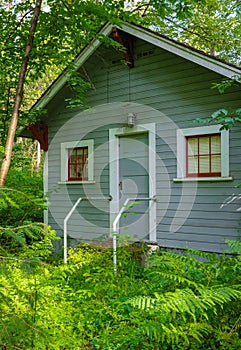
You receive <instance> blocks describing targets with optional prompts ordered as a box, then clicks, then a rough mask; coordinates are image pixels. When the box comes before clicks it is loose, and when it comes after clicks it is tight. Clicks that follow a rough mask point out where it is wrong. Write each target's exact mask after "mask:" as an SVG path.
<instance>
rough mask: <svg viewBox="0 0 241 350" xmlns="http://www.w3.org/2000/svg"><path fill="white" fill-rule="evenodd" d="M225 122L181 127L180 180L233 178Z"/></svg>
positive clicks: (179, 132)
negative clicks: (222, 123)
mask: <svg viewBox="0 0 241 350" xmlns="http://www.w3.org/2000/svg"><path fill="white" fill-rule="evenodd" d="M220 127H221V125H211V126H202V127H194V128H188V129H178V130H177V179H174V180H185V179H198V180H202V179H203V180H205V179H206V180H208V179H209V180H210V179H213V180H215V179H216V180H219V179H231V178H230V177H229V132H228V130H221V131H220Z"/></svg>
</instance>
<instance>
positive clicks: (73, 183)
mask: <svg viewBox="0 0 241 350" xmlns="http://www.w3.org/2000/svg"><path fill="white" fill-rule="evenodd" d="M95 183H96V181H92V180H90V181H59V182H58V184H59V185H82V184H90V185H91V184H95Z"/></svg>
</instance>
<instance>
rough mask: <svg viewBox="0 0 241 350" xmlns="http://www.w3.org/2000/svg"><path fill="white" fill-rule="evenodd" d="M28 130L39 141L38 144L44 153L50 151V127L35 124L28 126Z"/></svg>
mask: <svg viewBox="0 0 241 350" xmlns="http://www.w3.org/2000/svg"><path fill="white" fill-rule="evenodd" d="M28 130H30V131H31V132H32V133H33V135H34V136H35V138H36V140H38V142H39V143H40V146H41V149H42V150H44V151H47V150H48V126H47V125H44V124H41V123H35V124H30V125H29V126H28Z"/></svg>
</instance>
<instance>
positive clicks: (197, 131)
mask: <svg viewBox="0 0 241 350" xmlns="http://www.w3.org/2000/svg"><path fill="white" fill-rule="evenodd" d="M220 128H221V125H219V124H217V125H208V126H200V127H193V128H187V129H177V178H175V179H174V180H173V181H174V182H180V181H184V180H185V181H208V179H209V181H212V180H211V179H213V181H218V180H217V179H220V180H219V181H230V180H232V178H231V177H230V176H229V130H221V131H220ZM216 133H220V134H221V177H213V178H212V177H207V180H206V178H198V180H197V178H187V177H186V137H187V136H199V135H208V134H216Z"/></svg>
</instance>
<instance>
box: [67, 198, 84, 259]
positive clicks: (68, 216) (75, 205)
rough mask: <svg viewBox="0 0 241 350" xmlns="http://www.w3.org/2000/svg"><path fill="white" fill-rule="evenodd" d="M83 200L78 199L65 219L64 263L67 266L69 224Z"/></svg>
mask: <svg viewBox="0 0 241 350" xmlns="http://www.w3.org/2000/svg"><path fill="white" fill-rule="evenodd" d="M81 200H82V197H80V198H78V199H77V201H76V202H75V204H74V206H73V207H72V208H71V210H70V211H69V212H68V214H67V215H66V217H65V219H64V263H65V264H67V254H68V242H67V222H68V220H69V218H70V217H71V215H72V214H73V212H74V210H75V208H76V207H77V205H78V204H79V202H80V201H81Z"/></svg>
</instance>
